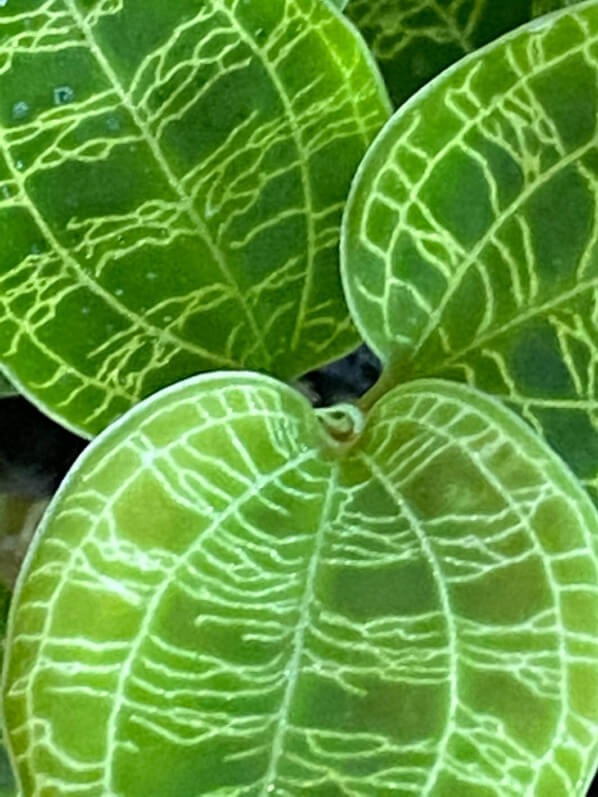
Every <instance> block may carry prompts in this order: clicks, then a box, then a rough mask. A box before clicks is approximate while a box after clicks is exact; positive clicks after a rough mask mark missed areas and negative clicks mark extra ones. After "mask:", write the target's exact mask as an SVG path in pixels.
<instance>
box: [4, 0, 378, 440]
mask: <svg viewBox="0 0 598 797" xmlns="http://www.w3.org/2000/svg"><path fill="white" fill-rule="evenodd" d="M56 5H57V7H56V9H55V10H52V11H49V10H48V5H47V3H45V2H41V0H35V1H34V2H29V3H27V4H25V5H23V4H22V3H15V2H14V0H10V2H9V3H8V4H6V3H4V7H3V8H0V32H1V33H2V36H1V37H0V97H1V98H2V101H1V102H0V146H1V153H2V154H1V156H0V234H1V237H2V242H3V245H2V254H1V255H0V296H1V300H0V301H1V308H2V313H1V320H0V360H1V361H2V363H3V365H5V366H6V367H7V369H8V375H9V377H10V378H11V379H12V378H14V379H15V382H16V384H17V385H18V386H19V388H23V392H26V393H27V394H30V395H31V397H32V398H33V399H34V401H35V402H36V403H37V404H39V405H41V406H42V407H44V408H45V409H46V411H47V412H48V414H50V415H52V416H53V417H57V418H58V419H60V420H61V421H62V422H63V423H64V424H65V425H67V426H69V427H70V428H72V429H73V430H75V431H77V432H80V433H82V434H85V435H86V436H90V435H92V434H94V433H96V432H97V431H98V430H100V429H102V428H103V427H104V426H106V425H107V424H108V423H109V422H110V421H111V420H112V419H114V418H115V417H116V416H118V415H119V414H121V413H122V412H123V411H124V410H126V409H127V408H128V407H130V406H131V405H132V404H133V403H135V402H136V401H138V400H139V399H140V398H141V397H142V396H145V395H147V394H149V393H151V392H153V391H155V390H156V389H158V388H159V387H161V386H164V385H166V384H170V383H171V382H174V381H176V380H177V379H180V378H181V377H182V376H186V375H189V374H192V373H197V372H200V371H202V370H209V369H214V368H216V367H219V368H235V367H239V366H243V367H251V368H255V369H258V370H265V371H268V372H271V373H275V374H277V375H279V376H281V377H283V378H290V377H291V376H294V375H297V374H298V373H301V372H304V371H306V370H309V369H310V368H312V367H314V366H315V365H317V364H321V363H323V362H325V361H327V360H329V359H334V358H335V357H336V356H338V355H339V354H341V353H343V352H345V351H346V350H347V349H348V348H350V347H351V346H352V345H354V344H355V343H356V341H357V336H356V333H355V331H354V329H353V327H352V325H351V322H350V320H349V317H348V313H347V309H346V305H345V303H344V299H343V295H342V290H341V286H340V279H339V276H338V262H337V260H338V257H337V242H338V231H339V226H340V218H341V212H342V208H343V205H344V201H345V198H346V194H347V191H348V187H349V182H350V180H351V178H352V176H353V173H354V171H355V168H356V166H357V164H358V162H359V160H360V159H361V157H362V155H363V154H364V152H365V150H366V148H367V146H368V144H369V143H370V141H371V139H372V137H373V135H374V133H376V132H378V130H379V129H380V127H381V126H382V124H383V122H384V121H385V120H386V119H387V117H388V104H387V102H388V101H387V98H386V94H385V90H384V87H383V85H382V82H381V78H380V76H379V74H378V72H377V69H376V67H375V64H374V63H373V61H372V59H371V56H370V55H369V52H368V51H367V48H366V47H365V44H364V43H363V41H362V40H361V37H359V36H358V35H357V34H356V32H355V30H354V29H353V26H351V25H350V24H349V23H347V22H346V21H345V19H344V18H343V17H342V16H341V15H340V14H339V13H338V12H337V11H335V10H334V9H332V8H331V7H330V6H329V5H328V3H325V2H321V0H251V2H244V0H219V1H218V2H216V0H207V1H206V2H201V3H198V2H196V0H177V2H174V3H165V2H163V1H162V0H149V1H147V2H143V3H139V2H137V3H136V2H134V0H122V2H118V3H107V4H97V3H92V4H90V3H82V2H78V0H64V2H62V3H60V4H56ZM53 8H54V7H53V6H52V9H53Z"/></svg>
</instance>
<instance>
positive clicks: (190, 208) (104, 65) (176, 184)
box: [63, 0, 272, 366]
mask: <svg viewBox="0 0 598 797" xmlns="http://www.w3.org/2000/svg"><path fill="white" fill-rule="evenodd" d="M63 2H64V4H65V7H66V10H67V12H68V13H69V14H70V15H71V17H72V19H73V20H74V22H75V24H76V26H77V27H78V29H79V31H80V32H81V34H82V35H83V37H84V39H85V41H86V43H87V46H88V47H89V49H90V51H91V53H92V54H93V56H94V58H95V59H96V61H97V63H98V65H99V66H100V68H101V70H102V72H103V73H104V75H105V76H106V78H107V80H108V81H109V83H110V85H111V86H112V88H113V89H114V91H115V92H116V94H117V95H118V97H119V98H120V101H121V102H122V104H123V105H124V106H125V107H126V108H127V110H128V111H129V113H130V114H131V117H132V119H133V120H134V122H135V124H136V125H137V127H138V129H139V130H140V132H141V134H142V136H143V139H144V140H145V142H146V144H147V146H148V148H149V150H150V152H151V153H152V155H153V157H154V160H155V161H156V163H157V164H158V166H159V167H160V169H161V171H162V173H163V174H164V176H165V177H166V179H167V180H168V184H169V185H170V186H171V188H172V189H173V191H174V192H175V193H176V194H177V196H178V197H179V200H180V201H181V203H182V204H183V206H184V208H185V211H186V212H187V215H188V216H189V218H190V219H191V221H192V222H193V224H194V225H195V227H196V229H197V230H198V232H199V234H200V235H201V236H202V238H203V239H204V241H205V242H206V244H207V246H208V249H209V251H210V254H211V255H212V257H213V258H214V262H215V263H216V264H217V265H218V267H219V269H220V271H221V273H222V274H223V276H224V278H225V279H226V280H227V281H228V282H229V284H230V285H231V286H232V287H233V288H234V289H235V291H236V293H237V297H238V301H239V304H240V305H241V307H242V308H243V311H244V313H245V316H246V318H247V320H248V322H249V325H250V327H251V330H252V332H253V334H254V335H255V337H256V340H257V342H258V343H259V345H260V348H261V349H262V353H263V355H264V357H265V358H266V362H267V365H268V366H271V363H272V358H271V355H270V353H269V351H268V349H267V347H266V344H265V341H264V338H263V334H262V330H261V328H260V327H259V325H258V323H257V320H256V318H255V316H254V314H253V311H252V309H251V307H250V305H249V303H248V301H247V298H246V296H245V294H244V292H243V291H241V289H240V287H239V284H238V282H237V280H236V279H235V278H234V275H233V273H232V271H231V270H230V269H229V268H228V266H227V264H226V262H225V259H224V257H223V255H222V253H221V252H220V250H219V249H218V247H217V246H216V244H215V243H214V241H213V238H212V236H211V233H210V231H209V229H208V227H207V226H206V224H205V223H204V221H203V219H202V218H201V216H200V215H199V213H198V212H197V210H196V209H195V206H194V204H193V199H192V197H191V196H189V195H188V194H187V193H186V191H185V190H184V189H183V186H182V185H181V183H180V181H179V180H177V178H176V175H175V174H174V172H173V171H172V169H171V168H170V165H169V163H168V160H167V159H166V156H165V154H164V152H163V151H162V149H161V147H160V144H159V142H158V141H157V140H156V139H155V137H154V136H153V135H152V133H151V131H150V130H149V128H148V126H147V124H146V123H145V122H144V120H143V119H142V117H141V116H140V114H139V112H138V110H137V108H136V107H135V105H134V104H133V103H130V102H129V100H128V96H127V93H126V91H125V89H124V87H123V85H122V83H121V81H120V80H119V78H118V75H117V74H116V72H115V71H114V70H113V69H112V67H111V65H110V63H109V62H108V60H107V58H106V56H105V55H104V53H103V51H102V48H101V46H100V44H99V42H98V41H97V39H96V37H95V35H94V32H93V30H92V28H91V27H90V25H89V24H88V23H87V21H86V19H85V17H84V16H83V15H82V14H81V12H80V11H79V9H78V8H77V5H76V2H75V0H63ZM75 262H77V261H75ZM77 266H79V264H78V263H77ZM79 268H80V267H79ZM91 282H92V283H93V284H94V285H97V283H95V282H94V281H91ZM98 287H100V286H98ZM100 290H102V291H103V289H101V288H100ZM108 295H110V294H108ZM118 304H120V303H118ZM122 306H123V307H125V305H122ZM126 309H127V310H128V308H126ZM129 312H130V311H129ZM148 326H150V327H151V329H152V330H153V329H155V330H156V331H157V332H159V333H160V334H164V331H163V330H160V329H159V328H158V327H153V326H152V325H148ZM167 334H169V333H167ZM169 337H172V339H173V340H176V341H177V343H179V344H183V345H184V347H185V348H188V347H189V344H188V342H187V341H184V340H182V339H180V338H178V337H177V336H175V335H172V336H170V335H169ZM192 348H193V349H195V348H196V347H195V346H193V347H192ZM201 353H202V355H203V356H210V357H211V359H217V360H219V361H221V362H224V358H222V357H218V356H216V355H214V354H209V353H208V352H207V351H206V350H203V349H201ZM227 364H228V365H236V364H238V363H234V362H229V363H227Z"/></svg>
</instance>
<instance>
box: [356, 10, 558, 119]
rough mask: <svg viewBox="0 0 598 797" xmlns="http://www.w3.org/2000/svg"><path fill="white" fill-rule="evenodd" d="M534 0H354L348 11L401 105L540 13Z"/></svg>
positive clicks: (391, 93)
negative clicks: (457, 63) (449, 69)
mask: <svg viewBox="0 0 598 797" xmlns="http://www.w3.org/2000/svg"><path fill="white" fill-rule="evenodd" d="M549 2H551V5H552V8H550V9H547V8H541V7H540V6H539V5H538V8H536V9H534V8H533V6H534V2H533V0H500V2H496V0H448V1H447V0H442V2H437V0H349V3H348V5H347V9H346V14H347V16H348V17H349V19H350V20H351V21H352V22H353V23H354V24H355V25H356V26H357V27H358V28H359V30H360V31H361V32H362V33H363V35H364V37H365V39H366V41H367V42H368V44H369V45H370V47H371V48H372V51H373V53H374V56H375V58H376V60H377V62H378V64H379V65H380V68H381V70H382V73H383V75H384V78H385V80H386V83H387V85H388V89H389V92H390V95H391V98H392V100H393V102H394V104H395V105H396V106H399V105H401V104H402V103H403V102H405V100H406V99H408V98H409V97H410V96H411V95H412V94H414V93H415V92H416V91H417V90H418V89H419V88H421V87H422V86H424V85H425V84H426V83H427V82H428V81H429V80H431V79H432V78H433V77H435V76H436V75H438V73H439V72H441V71H442V70H443V69H445V68H446V67H448V66H450V65H451V64H452V63H454V62H455V61H457V60H458V59H459V58H462V57H463V56H464V55H467V54H468V53H471V52H473V51H474V50H476V49H478V48H479V47H481V46H482V45H484V44H487V43H488V42H490V41H492V40H493V39H496V38H498V37H499V36H502V34H503V33H506V32H507V31H509V30H512V29H513V28H516V27H517V26H519V25H523V24H524V23H525V22H529V20H530V19H532V17H533V16H534V15H535V14H536V15H537V14H538V13H545V12H546V10H553V9H554V8H557V7H558V8H562V7H563V6H564V5H566V4H567V0H549Z"/></svg>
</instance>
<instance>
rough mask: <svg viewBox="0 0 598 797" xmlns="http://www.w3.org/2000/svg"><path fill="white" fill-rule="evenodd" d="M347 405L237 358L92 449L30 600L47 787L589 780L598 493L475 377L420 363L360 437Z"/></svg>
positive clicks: (16, 669) (459, 790)
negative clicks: (474, 384)
mask: <svg viewBox="0 0 598 797" xmlns="http://www.w3.org/2000/svg"><path fill="white" fill-rule="evenodd" d="M335 412H336V415H335V418H334V423H331V422H330V421H329V423H330V428H331V429H332V430H333V435H334V436H336V437H339V436H340V438H341V439H340V441H339V440H336V441H335V440H333V439H332V438H331V437H329V436H328V435H327V434H326V433H325V432H324V431H323V428H322V427H320V425H319V422H318V420H317V417H316V415H315V413H314V412H313V410H311V408H310V407H309V405H308V404H307V402H306V401H305V399H303V397H301V396H300V395H298V394H296V393H294V392H293V391H292V390H291V389H290V388H287V387H284V386H282V385H279V384H277V383H275V382H274V381H273V380H269V379H267V378H266V377H259V376H252V375H249V374H243V373H239V374H232V375H214V376H209V377H201V378H196V379H192V380H189V381H188V382H186V383H182V384H180V385H177V386H175V387H173V388H170V389H167V390H166V391H163V392H162V393H160V394H159V395H158V396H155V397H153V398H151V399H149V400H148V401H146V402H144V403H143V404H141V405H139V406H138V407H136V408H135V409H134V410H133V411H132V412H131V413H129V414H127V416H126V417H125V418H123V419H122V420H121V421H119V422H118V423H117V424H115V425H113V426H112V427H111V428H110V429H108V430H107V431H106V433H105V434H103V435H102V436H101V437H100V438H98V440H97V441H95V442H94V443H92V445H91V446H90V447H88V449H87V450H86V452H85V453H84V455H83V456H82V458H81V459H80V460H79V463H78V465H77V466H76V467H75V468H74V470H73V471H71V474H70V476H69V477H68V479H67V480H66V482H65V483H64V484H63V486H62V487H61V489H60V491H59V494H58V495H57V497H56V499H55V501H54V503H53V505H52V507H51V509H50V510H49V513H48V515H47V516H46V520H45V523H44V526H43V529H42V530H41V533H38V535H37V537H36V539H35V542H34V547H33V549H32V550H31V552H30V556H29V559H28V562H27V564H26V568H25V571H24V573H23V574H22V576H21V579H20V582H19V584H18V586H17V590H16V593H15V603H14V605H13V611H12V614H11V618H10V630H9V654H8V655H9V659H8V662H7V666H6V668H5V682H4V699H5V712H6V720H7V726H8V730H9V735H10V745H11V748H12V752H13V756H14V760H15V761H16V762H17V763H18V768H19V770H18V776H19V779H20V782H21V787H22V789H23V793H24V794H34V793H37V792H38V791H41V790H42V789H45V790H51V791H53V793H56V794H68V793H75V792H80V793H85V794H87V795H89V797H94V795H97V796H98V797H100V795H106V794H122V795H126V797H137V795H140V796H141V795H143V797H146V795H148V794H176V795H177V796H178V797H185V796H186V795H189V796H190V797H191V795H193V796H194V795H196V794H197V793H198V789H200V791H201V793H204V794H236V795H261V796H262V797H266V795H269V794H272V793H273V794H310V795H311V794H322V795H324V794H341V793H342V794H361V795H380V794H403V793H404V794H418V795H437V796H438V797H440V795H447V794H455V795H465V794H474V793H475V794H481V793H483V794H484V795H488V797H490V796H491V795H495V796H496V797H498V796H500V797H520V795H521V794H523V793H525V794H527V795H543V796H544V797H545V796H546V795H548V794H551V795H557V794H567V795H577V794H581V793H582V792H581V788H582V786H583V785H584V784H585V783H587V781H588V778H589V777H590V775H591V773H592V771H593V768H594V766H595V763H596V755H597V752H598V700H597V699H596V695H597V694H598V656H597V653H598V651H597V643H596V639H597V632H598V569H597V565H598V559H597V556H596V540H597V539H598V537H597V535H598V516H597V513H596V510H595V509H594V507H593V506H592V504H591V502H590V501H589V499H588V497H587V496H586V495H585V493H584V492H583V490H582V489H581V487H580V486H579V485H578V484H577V482H576V481H575V479H574V478H573V477H572V476H571V474H570V472H569V471H568V470H567V469H566V468H565V467H564V465H563V464H562V463H561V461H560V460H559V459H558V457H557V456H556V455H555V454H554V453H552V452H551V451H550V449H549V448H548V447H547V446H546V445H545V444H544V443H543V442H542V441H541V440H540V439H538V438H537V436H536V435H534V434H533V432H531V431H530V430H529V429H528V428H527V427H526V426H525V424H523V422H522V421H520V420H519V419H518V418H517V417H516V416H514V415H512V414H511V413H509V412H508V411H507V410H505V409H504V408H502V406H500V405H499V404H498V403H496V402H494V401H493V400H490V399H488V398H484V397H482V396H481V395H479V394H478V393H477V392H476V391H473V390H472V389H470V388H468V387H464V386H459V385H450V384H449V383H442V382H439V381H422V382H419V383H415V384H413V385H410V386H408V387H401V388H398V389H396V390H394V391H392V392H391V393H390V394H389V395H387V396H386V397H385V398H384V399H383V400H382V401H381V402H379V404H378V405H377V406H376V408H375V409H374V410H373V412H372V414H371V416H370V418H369V419H368V422H367V426H366V428H365V430H364V432H363V433H362V435H361V436H360V437H358V438H357V439H355V438H354V436H352V435H351V430H350V428H345V429H343V423H341V420H342V419H341V418H339V417H338V410H337V411H335ZM329 413H330V411H328V414H329ZM345 421H346V423H345V424H344V425H345V426H347V425H348V426H350V425H351V424H350V418H349V417H346V418H345ZM354 424H357V426H358V421H354Z"/></svg>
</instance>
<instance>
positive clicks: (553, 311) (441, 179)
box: [343, 2, 598, 497]
mask: <svg viewBox="0 0 598 797" xmlns="http://www.w3.org/2000/svg"><path fill="white" fill-rule="evenodd" d="M597 41H598V4H597V3H595V2H593V3H590V4H585V5H582V6H579V7H578V8H577V9H572V10H571V11H568V12H564V13H561V14H559V15H556V16H552V17H547V18H546V19H545V21H543V22H541V21H538V22H536V23H534V24H533V25H531V26H529V27H528V28H526V29H521V30H520V31H518V32H517V33H516V34H512V35H509V36H507V37H506V38H504V39H503V40H502V41H501V42H499V43H497V44H495V45H491V46H490V47H489V48H488V49H486V50H485V51H484V52H483V53H481V54H480V55H474V56H472V57H471V58H469V59H468V60H466V61H464V62H462V64H461V65H459V66H458V67H456V68H454V69H453V70H452V71H451V72H450V73H447V74H445V75H444V76H442V77H440V78H439V79H438V80H437V81H436V82H435V83H434V84H432V85H431V86H430V87H429V89H427V90H426V91H425V92H423V93H422V94H420V95H419V96H418V97H415V98H414V99H413V100H412V101H411V102H410V103H408V105H406V106H405V107H404V108H403V109H402V110H400V111H399V112H397V114H396V115H395V116H394V117H393V119H392V121H391V122H390V123H389V124H388V126H387V127H386V128H385V129H384V132H383V134H382V135H381V136H380V137H379V138H378V140H377V142H376V144H375V146H374V147H373V148H372V150H371V151H370V153H369V154H368V156H367V158H366V160H365V161H364V164H363V168H362V169H361V172H360V174H359V178H358V179H357V180H356V184H355V187H354V189H355V190H354V191H353V194H352V198H351V200H350V203H349V204H350V207H349V208H348V213H347V216H346V224H345V229H344V242H343V248H344V265H343V268H344V277H345V281H346V290H347V293H348V297H349V304H350V306H351V307H352V312H353V315H354V318H355V319H356V322H357V324H358V326H359V329H360V330H361V332H362V334H363V335H364V336H365V338H366V340H367V341H368V342H369V343H370V345H372V346H373V347H374V349H375V350H376V351H377V352H378V354H380V355H381V356H382V358H383V359H384V360H385V362H386V363H387V379H389V380H390V382H391V383H392V382H393V381H396V380H403V379H409V378H412V377H416V376H422V375H428V376H430V375H436V376H442V377H444V378H452V379H458V380H464V381H467V382H469V383H470V384H472V385H475V386H477V387H480V388H481V389H483V390H484V391H487V392H489V393H494V394H497V395H499V396H501V397H502V398H503V399H504V400H505V401H506V402H507V403H508V404H509V405H510V406H511V407H512V408H513V409H515V410H516V411H518V412H519V413H521V414H522V415H523V417H524V418H525V419H526V420H527V421H528V422H529V423H531V424H532V425H533V426H534V428H535V429H536V430H537V431H538V432H539V433H540V434H542V435H544V436H545V437H546V439H547V440H548V441H549V442H550V444H551V445H552V446H553V447H554V448H555V449H556V450H557V451H558V452H559V453H560V454H561V455H562V456H563V457H564V458H565V459H566V460H567V461H568V463H569V464H570V465H571V466H572V468H573V470H574V471H575V473H576V474H577V475H578V476H579V477H580V479H582V480H583V481H584V482H585V483H586V486H588V488H590V489H591V491H592V493H593V495H594V497H598V493H597V492H596V488H597V486H598V478H597V477H598V411H597V405H596V400H595V388H594V383H595V379H596V365H597V356H596V352H598V325H597V323H596V317H597V314H598V306H597V304H596V298H597V288H598V210H597V200H598V179H597V178H598V129H597V120H598V103H597V99H598V93H597V85H598V68H597V61H596V56H597V53H596V48H595V43H596V42H597Z"/></svg>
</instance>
